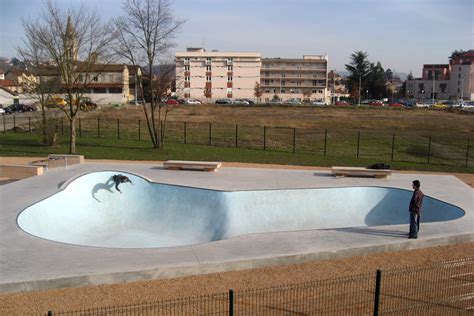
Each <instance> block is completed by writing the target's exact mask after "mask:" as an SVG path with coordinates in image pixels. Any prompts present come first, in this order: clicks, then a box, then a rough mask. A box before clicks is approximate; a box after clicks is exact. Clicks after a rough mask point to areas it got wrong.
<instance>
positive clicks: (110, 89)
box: [109, 88, 122, 93]
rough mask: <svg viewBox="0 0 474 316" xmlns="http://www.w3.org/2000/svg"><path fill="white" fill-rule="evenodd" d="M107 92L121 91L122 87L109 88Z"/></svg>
mask: <svg viewBox="0 0 474 316" xmlns="http://www.w3.org/2000/svg"><path fill="white" fill-rule="evenodd" d="M109 93H122V88H109Z"/></svg>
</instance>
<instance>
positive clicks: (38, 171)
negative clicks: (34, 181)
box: [0, 164, 43, 180]
mask: <svg viewBox="0 0 474 316" xmlns="http://www.w3.org/2000/svg"><path fill="white" fill-rule="evenodd" d="M42 174H43V167H42V166H27V165H9V164H6V165H0V177H5V178H9V179H14V180H20V179H25V178H29V177H34V176H39V175H42Z"/></svg>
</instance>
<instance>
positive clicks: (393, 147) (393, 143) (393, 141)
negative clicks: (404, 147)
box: [390, 134, 395, 161]
mask: <svg viewBox="0 0 474 316" xmlns="http://www.w3.org/2000/svg"><path fill="white" fill-rule="evenodd" d="M394 151H395V134H392V156H391V158H390V159H391V161H393V153H394Z"/></svg>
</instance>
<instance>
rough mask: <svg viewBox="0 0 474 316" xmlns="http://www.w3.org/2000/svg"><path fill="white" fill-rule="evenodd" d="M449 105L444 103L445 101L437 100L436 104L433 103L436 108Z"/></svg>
mask: <svg viewBox="0 0 474 316" xmlns="http://www.w3.org/2000/svg"><path fill="white" fill-rule="evenodd" d="M447 107H448V106H447V105H446V104H444V102H443V101H439V102H435V104H433V108H434V109H446V108H447Z"/></svg>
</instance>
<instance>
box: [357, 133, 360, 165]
mask: <svg viewBox="0 0 474 316" xmlns="http://www.w3.org/2000/svg"><path fill="white" fill-rule="evenodd" d="M359 150H360V131H357V159H359Z"/></svg>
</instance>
